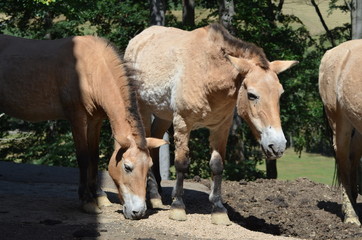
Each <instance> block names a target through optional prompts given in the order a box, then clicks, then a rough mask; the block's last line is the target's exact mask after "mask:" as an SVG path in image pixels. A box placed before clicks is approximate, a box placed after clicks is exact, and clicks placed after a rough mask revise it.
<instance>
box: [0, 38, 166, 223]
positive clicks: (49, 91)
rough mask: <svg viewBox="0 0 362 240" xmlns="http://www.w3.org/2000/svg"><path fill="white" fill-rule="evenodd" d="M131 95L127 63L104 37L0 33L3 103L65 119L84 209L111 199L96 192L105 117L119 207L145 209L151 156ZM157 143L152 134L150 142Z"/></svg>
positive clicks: (3, 107)
mask: <svg viewBox="0 0 362 240" xmlns="http://www.w3.org/2000/svg"><path fill="white" fill-rule="evenodd" d="M136 101H137V100H136V98H135V93H134V90H133V89H132V88H131V86H130V84H129V80H128V74H127V71H126V68H125V67H124V65H123V63H122V62H121V60H120V58H119V56H118V54H117V52H116V51H115V50H114V48H113V47H112V46H111V45H110V44H109V43H108V42H106V41H105V40H103V39H101V38H96V37H91V36H85V37H72V38H66V39H61V40H52V41H42V40H29V39H22V38H16V37H11V36H6V35H1V36H0V111H3V112H5V113H6V114H9V115H10V116H13V117H16V118H19V119H23V120H27V121H33V122H36V121H44V120H55V119H66V120H68V121H69V122H70V124H71V129H72V134H73V138H74V142H75V147H76V156H77V161H78V165H79V169H80V184H79V190H78V193H79V198H80V199H81V201H82V208H83V209H84V210H85V211H86V212H91V213H99V212H100V209H99V207H100V206H101V205H102V204H104V203H105V202H107V201H108V200H107V199H106V197H104V195H103V196H99V195H97V183H96V180H97V171H98V170H97V169H98V160H99V146H98V145H99V138H100V129H101V125H102V121H103V119H104V118H106V117H108V118H109V120H110V123H111V127H112V132H113V135H114V138H115V152H114V154H113V156H112V159H111V160H110V165H109V172H110V174H111V176H112V178H113V179H114V181H115V183H116V185H117V186H118V188H119V194H120V197H121V198H122V199H123V200H124V206H123V207H124V215H125V216H126V217H127V218H131V219H137V218H140V217H142V216H143V215H144V214H145V211H146V205H145V195H146V190H145V189H146V177H147V172H148V169H149V167H150V165H151V164H152V160H151V158H150V156H149V151H148V149H147V142H146V139H145V134H144V128H143V125H142V122H141V120H140V117H139V112H138V106H137V103H136ZM162 143H163V141H159V140H155V139H150V140H149V145H150V146H155V147H157V146H159V144H162ZM108 203H109V201H108Z"/></svg>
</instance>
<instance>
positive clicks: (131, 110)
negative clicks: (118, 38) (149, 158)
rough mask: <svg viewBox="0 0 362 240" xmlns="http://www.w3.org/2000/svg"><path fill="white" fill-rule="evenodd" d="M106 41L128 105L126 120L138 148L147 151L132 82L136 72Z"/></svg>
mask: <svg viewBox="0 0 362 240" xmlns="http://www.w3.org/2000/svg"><path fill="white" fill-rule="evenodd" d="M104 41H106V43H107V47H106V48H107V49H111V53H113V54H112V55H113V57H114V60H113V63H115V66H113V67H114V72H115V74H116V79H117V80H118V84H119V88H120V90H121V92H122V97H123V98H124V99H123V100H124V102H125V104H126V106H125V107H126V120H127V121H128V122H129V124H130V125H131V128H132V134H133V136H134V137H135V140H136V144H137V146H138V147H139V148H141V149H146V148H147V143H146V141H145V139H146V138H145V130H144V126H143V123H142V120H141V117H140V113H139V107H138V102H137V92H136V87H135V84H134V83H135V81H132V79H133V78H134V76H135V74H136V70H134V69H133V68H132V67H131V66H129V64H127V63H125V62H124V61H122V58H121V54H120V53H119V51H118V49H117V48H116V47H115V46H114V45H113V44H112V43H111V42H109V41H107V40H104Z"/></svg>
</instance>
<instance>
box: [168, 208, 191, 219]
mask: <svg viewBox="0 0 362 240" xmlns="http://www.w3.org/2000/svg"><path fill="white" fill-rule="evenodd" d="M169 218H170V219H172V220H177V221H186V219H187V217H186V212H185V210H184V209H179V208H174V209H171V210H170V215H169Z"/></svg>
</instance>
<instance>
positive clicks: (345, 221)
mask: <svg viewBox="0 0 362 240" xmlns="http://www.w3.org/2000/svg"><path fill="white" fill-rule="evenodd" d="M344 223H353V224H356V225H357V226H361V223H360V221H359V220H358V218H354V217H347V218H346V219H344Z"/></svg>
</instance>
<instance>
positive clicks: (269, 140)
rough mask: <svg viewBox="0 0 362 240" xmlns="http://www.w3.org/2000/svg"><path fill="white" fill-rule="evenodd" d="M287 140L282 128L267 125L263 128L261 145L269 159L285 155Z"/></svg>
mask: <svg viewBox="0 0 362 240" xmlns="http://www.w3.org/2000/svg"><path fill="white" fill-rule="evenodd" d="M286 143H287V140H286V139H285V136H284V133H283V130H282V129H275V128H273V127H271V126H270V127H266V128H264V129H262V131H261V136H260V145H261V148H262V150H263V152H264V154H265V155H266V157H267V159H268V160H273V159H277V158H280V157H281V156H283V153H284V151H285V147H286Z"/></svg>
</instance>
